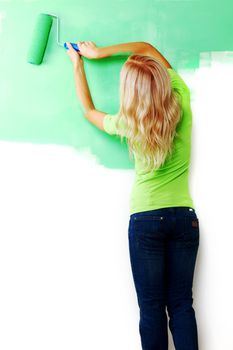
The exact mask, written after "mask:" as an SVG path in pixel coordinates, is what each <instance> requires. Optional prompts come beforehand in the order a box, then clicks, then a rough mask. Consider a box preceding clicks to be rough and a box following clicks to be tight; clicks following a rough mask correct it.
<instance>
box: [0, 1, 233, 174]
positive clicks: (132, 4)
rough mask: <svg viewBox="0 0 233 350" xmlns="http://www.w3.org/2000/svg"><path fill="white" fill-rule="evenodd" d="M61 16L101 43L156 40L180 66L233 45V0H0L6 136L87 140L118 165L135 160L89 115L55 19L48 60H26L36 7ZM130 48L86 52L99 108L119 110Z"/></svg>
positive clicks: (75, 34) (73, 142)
mask: <svg viewBox="0 0 233 350" xmlns="http://www.w3.org/2000/svg"><path fill="white" fill-rule="evenodd" d="M40 12H44V13H52V14H56V15H58V16H59V17H60V19H61V31H60V34H61V41H62V42H64V41H73V42H74V41H78V40H91V41H94V42H96V44H97V45H98V46H105V45H112V44H116V43H123V42H128V41H149V42H151V43H152V44H153V45H155V46H156V47H157V48H158V49H159V50H160V51H161V52H162V53H163V54H164V55H165V56H166V58H167V59H168V61H169V62H170V63H171V65H172V66H173V67H174V68H175V69H180V68H182V69H185V68H189V69H190V68H197V67H198V66H199V58H200V52H211V51H230V50H232V47H233V40H232V35H230V34H231V33H232V30H230V29H231V24H232V16H233V15H232V13H233V2H232V1H230V0H229V1H226V0H225V1H221V2H220V1H218V2H217V1H214V0H212V1H210V0H208V1H204V0H203V1H155V0H153V1H151V0H150V1H146V0H145V1H142V0H140V1H139V0H134V1H113V0H111V1H103V0H98V1H97V0H85V1H84V0H79V1H74V0H73V1H71V0H66V1H65V0H63V1H61V0H60V1H51V0H46V1H45V0H38V1H36V0H35V1H33V0H27V1H26V0H25V1H20V0H18V1H17V0H15V1H9V0H8V1H1V0H0V47H1V49H0V50H1V54H0V107H1V109H0V116H1V117H0V139H1V140H10V141H18V142H31V143H39V144H42V143H43V144H58V145H68V146H71V147H75V148H76V149H86V148H88V149H89V150H90V151H91V153H92V154H94V155H95V156H96V159H97V161H98V162H99V163H100V164H103V165H104V166H107V167H111V168H132V167H133V164H132V162H130V160H129V156H128V150H127V146H126V144H124V145H123V146H122V145H121V144H120V140H119V138H118V137H117V136H109V135H107V134H106V133H105V132H103V131H101V130H98V129H97V128H96V127H95V126H94V125H92V124H91V123H90V122H88V121H87V120H85V119H84V117H83V116H82V112H81V109H80V106H79V101H78V99H77V97H76V94H75V88H74V80H73V72H72V65H71V62H70V60H69V57H68V56H67V55H66V52H65V49H63V48H62V47H59V46H57V44H56V25H55V23H54V25H53V28H52V31H51V34H50V38H49V42H48V47H47V50H46V54H45V58H44V62H43V64H42V65H41V66H33V65H30V64H28V63H27V61H26V57H27V51H28V48H29V44H30V40H31V35H32V31H33V28H34V25H35V21H36V17H37V14H38V13H40ZM126 58H127V56H126V55H125V56H120V55H116V56H115V57H111V58H104V59H101V60H87V59H84V61H85V67H86V72H87V78H88V81H89V86H90V90H91V93H92V96H93V100H94V103H95V106H96V108H97V109H99V110H101V111H104V112H108V113H116V112H117V110H118V107H119V73H120V69H121V66H122V64H123V63H124V61H125V60H126Z"/></svg>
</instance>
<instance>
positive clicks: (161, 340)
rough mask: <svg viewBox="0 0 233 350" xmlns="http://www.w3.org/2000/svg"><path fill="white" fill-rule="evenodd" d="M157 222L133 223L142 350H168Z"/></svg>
mask: <svg viewBox="0 0 233 350" xmlns="http://www.w3.org/2000/svg"><path fill="white" fill-rule="evenodd" d="M157 227H158V226H157V224H156V223H155V222H149V220H146V222H143V221H141V222H137V225H136V226H135V225H134V223H133V222H132V223H131V224H130V226H129V231H128V232H129V234H128V237H129V252H130V262H131V268H132V274H133V279H134V285H135V289H136V293H137V300H138V305H139V309H140V321H139V333H140V337H141V345H142V349H143V350H168V326H167V313H166V304H165V275H164V274H165V265H164V264H165V246H164V237H163V236H162V235H161V234H159V232H158V231H157Z"/></svg>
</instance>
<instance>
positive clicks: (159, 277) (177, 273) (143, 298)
mask: <svg viewBox="0 0 233 350" xmlns="http://www.w3.org/2000/svg"><path fill="white" fill-rule="evenodd" d="M128 239H129V253H130V263H131V269H132V275H133V281H134V285H135V290H136V295H137V302H138V306H139V310H140V320H139V333H140V339H141V345H142V349H143V350H168V326H169V329H170V331H171V334H172V338H173V342H174V345H175V349H176V350H198V333H197V323H196V317H195V311H194V308H193V306H192V303H193V292H192V284H193V275H194V268H195V262H196V257H197V251H198V246H199V220H198V217H197V215H196V211H195V209H193V208H190V207H169V208H160V209H154V210H150V211H144V212H138V213H133V214H131V215H130V220H129V228H128ZM167 316H168V317H169V322H168V317H167ZM167 323H168V325H167Z"/></svg>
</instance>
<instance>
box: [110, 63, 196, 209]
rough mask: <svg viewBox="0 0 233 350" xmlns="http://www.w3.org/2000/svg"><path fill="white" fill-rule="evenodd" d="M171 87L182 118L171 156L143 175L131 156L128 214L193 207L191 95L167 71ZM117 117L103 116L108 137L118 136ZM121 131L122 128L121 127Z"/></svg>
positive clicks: (174, 74)
mask: <svg viewBox="0 0 233 350" xmlns="http://www.w3.org/2000/svg"><path fill="white" fill-rule="evenodd" d="M167 70H168V73H169V75H170V78H171V86H172V88H173V89H174V90H176V91H177V92H178V93H179V95H180V96H181V106H182V114H181V120H180V121H179V123H178V124H177V127H176V132H177V135H176V136H175V138H174V140H173V147H174V148H173V152H172V154H171V156H170V157H167V159H166V160H165V163H164V164H163V165H162V166H161V167H160V168H158V169H156V170H153V171H145V170H144V166H143V162H142V160H141V158H140V155H139V154H138V153H134V159H135V180H134V184H133V187H132V191H131V198H130V214H133V213H136V212H141V211H147V210H152V209H159V208H165V207H175V206H187V207H194V205H193V201H192V198H191V195H190V192H189V165H190V155H191V131H192V111H191V106H190V91H189V88H188V86H187V85H186V84H185V82H184V81H183V79H182V78H181V77H180V76H179V74H178V73H177V72H176V71H175V70H174V69H171V68H168V69H167ZM115 122H116V115H109V114H108V115H106V116H105V118H104V128H105V131H106V132H108V133H109V134H111V135H113V134H115V135H116V134H118V132H117V129H116V125H115ZM120 125H121V127H122V128H124V124H123V123H121V124H120Z"/></svg>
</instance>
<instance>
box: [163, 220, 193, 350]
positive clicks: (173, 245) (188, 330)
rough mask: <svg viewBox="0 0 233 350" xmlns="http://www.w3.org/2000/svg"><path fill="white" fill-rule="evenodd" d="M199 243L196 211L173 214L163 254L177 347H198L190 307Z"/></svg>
mask: <svg viewBox="0 0 233 350" xmlns="http://www.w3.org/2000/svg"><path fill="white" fill-rule="evenodd" d="M198 246H199V222H198V219H197V217H196V214H190V215H186V216H182V215H180V216H178V217H176V227H175V230H174V231H173V232H172V234H171V236H170V239H169V240H168V246H167V257H166V268H167V273H166V277H167V280H166V284H167V285H166V298H167V311H168V315H169V328H170V331H171V333H172V336H173V341H174V345H175V348H176V350H198V334H197V324H196V318H195V311H194V309H193V306H192V303H193V298H192V283H193V275H194V268H195V262H196V256H197V251H198Z"/></svg>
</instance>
